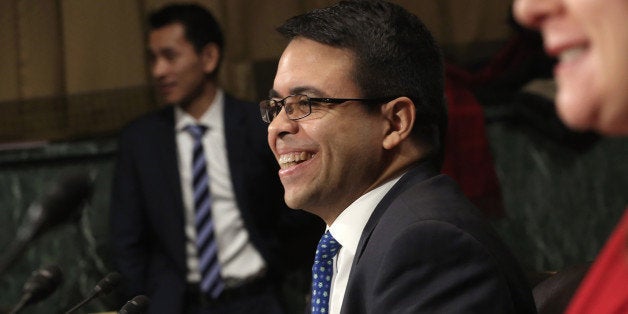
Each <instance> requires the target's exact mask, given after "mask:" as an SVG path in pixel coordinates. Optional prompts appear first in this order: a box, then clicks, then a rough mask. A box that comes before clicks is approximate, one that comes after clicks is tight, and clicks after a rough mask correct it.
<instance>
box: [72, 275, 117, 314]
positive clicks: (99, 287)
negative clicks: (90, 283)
mask: <svg viewBox="0 0 628 314" xmlns="http://www.w3.org/2000/svg"><path fill="white" fill-rule="evenodd" d="M121 278H122V276H120V274H118V273H116V272H112V273H109V274H107V276H105V278H103V279H101V280H100V281H99V282H98V284H96V286H95V287H94V289H92V292H91V293H90V294H89V296H88V297H87V298H86V299H85V300H83V301H81V302H80V303H79V304H77V305H75V306H74V307H73V308H71V309H69V310H68V311H67V312H65V314H69V313H72V312H75V311H76V310H78V309H79V308H81V307H82V306H83V305H85V304H87V302H89V301H91V300H93V299H95V298H97V297H100V296H103V295H107V294H109V293H110V292H111V291H112V290H113V288H115V287H116V286H118V284H119V283H120V279H121Z"/></svg>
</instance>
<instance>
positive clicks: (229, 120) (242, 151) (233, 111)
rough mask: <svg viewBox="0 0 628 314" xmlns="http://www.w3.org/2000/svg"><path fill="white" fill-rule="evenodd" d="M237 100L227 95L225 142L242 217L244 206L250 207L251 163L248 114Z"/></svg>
mask: <svg viewBox="0 0 628 314" xmlns="http://www.w3.org/2000/svg"><path fill="white" fill-rule="evenodd" d="M237 107H238V106H237V105H236V103H235V100H234V99H233V98H231V97H230V96H228V95H225V104H224V110H223V114H224V121H225V142H226V146H227V161H228V163H229V172H230V174H231V183H232V184H233V191H234V193H235V197H236V202H237V205H238V208H239V209H240V212H242V218H243V219H245V220H246V219H248V217H246V215H245V214H246V213H245V212H246V211H245V210H244V208H248V202H247V200H248V198H247V197H246V195H245V194H246V192H245V191H246V187H245V184H244V183H245V176H246V167H247V165H248V164H249V163H248V162H247V160H246V157H247V147H246V145H247V139H246V134H247V129H246V128H247V127H248V124H247V123H246V121H245V119H246V116H245V115H244V113H243V112H242V111H241V110H238V108H237ZM245 222H246V221H245Z"/></svg>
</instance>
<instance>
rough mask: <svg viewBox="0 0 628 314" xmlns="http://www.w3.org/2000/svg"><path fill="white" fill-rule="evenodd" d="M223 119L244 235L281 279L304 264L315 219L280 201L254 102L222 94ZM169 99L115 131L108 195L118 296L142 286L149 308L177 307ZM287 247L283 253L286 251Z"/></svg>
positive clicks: (179, 260)
mask: <svg viewBox="0 0 628 314" xmlns="http://www.w3.org/2000/svg"><path fill="white" fill-rule="evenodd" d="M224 126H225V137H226V147H224V148H212V147H207V148H205V149H226V150H227V157H228V160H229V170H230V173H231V181H232V183H233V189H234V192H235V196H236V201H237V205H238V208H239V209H240V211H241V215H242V219H243V221H244V224H245V226H246V228H247V230H248V232H249V236H250V240H251V242H252V243H253V245H254V246H255V247H256V248H257V249H258V251H259V252H260V253H261V254H262V256H263V257H264V259H265V260H266V262H267V263H268V266H269V268H270V269H269V276H270V278H271V279H272V280H274V281H279V280H281V276H280V274H281V273H282V272H284V271H286V270H291V269H296V268H298V267H303V268H305V269H309V267H311V263H312V258H313V255H314V251H315V248H316V243H317V241H318V237H319V236H320V234H321V233H322V222H321V221H320V220H319V219H318V218H316V217H315V216H313V215H310V214H307V213H304V212H299V211H295V210H292V209H289V208H288V207H286V205H285V203H284V202H283V189H282V187H281V182H280V181H279V178H278V175H277V170H278V164H277V162H276V160H275V158H274V156H273V155H272V153H271V151H270V149H269V147H268V142H267V128H266V125H265V124H264V123H263V122H262V120H261V117H260V113H259V108H258V107H257V106H256V105H255V104H252V103H247V102H242V101H238V100H235V99H234V98H232V97H229V96H227V95H225V106H224ZM177 159H178V157H177V147H176V141H175V128H174V107H172V106H168V107H165V108H162V109H160V110H158V111H155V112H152V113H150V114H147V115H145V116H143V117H140V118H139V119H137V120H135V121H133V122H132V123H130V124H129V125H128V126H127V127H126V128H125V129H124V130H123V131H122V133H121V136H120V139H119V146H118V159H117V163H116V168H115V176H114V184H113V189H112V199H111V216H110V224H111V235H112V241H113V243H112V245H113V248H114V252H115V253H114V256H113V257H114V263H115V265H116V268H117V269H118V270H119V271H120V273H121V274H122V275H123V277H124V278H125V284H126V289H124V296H125V297H126V298H132V297H133V296H135V295H138V294H147V295H148V296H149V297H150V299H151V309H158V310H159V312H162V313H180V312H182V308H183V302H184V293H185V291H186V285H187V283H186V274H187V265H186V253H185V234H184V209H183V200H182V195H181V184H180V182H181V181H180V178H179V169H178V162H177ZM288 254H289V255H288Z"/></svg>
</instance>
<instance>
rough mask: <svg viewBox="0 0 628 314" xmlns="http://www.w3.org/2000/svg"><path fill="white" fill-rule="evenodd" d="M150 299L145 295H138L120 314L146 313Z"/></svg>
mask: <svg viewBox="0 0 628 314" xmlns="http://www.w3.org/2000/svg"><path fill="white" fill-rule="evenodd" d="M149 303H150V299H149V298H148V297H147V296H145V295H138V296H136V297H135V298H133V300H131V301H128V302H127V303H126V304H125V305H124V306H123V307H122V308H121V309H120V312H119V314H140V313H144V312H146V309H148V304H149Z"/></svg>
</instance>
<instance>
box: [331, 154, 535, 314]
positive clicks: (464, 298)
mask: <svg viewBox="0 0 628 314" xmlns="http://www.w3.org/2000/svg"><path fill="white" fill-rule="evenodd" d="M341 312H342V313H344V314H356V313H372V314H380V313H535V312H536V310H535V307H534V301H533V299H532V294H531V290H530V288H529V286H528V285H527V283H526V279H525V277H524V276H523V274H522V271H521V270H520V268H519V266H518V263H517V261H516V260H515V259H514V258H513V257H512V256H511V254H510V253H509V251H508V249H507V248H506V247H505V246H504V245H503V244H502V242H501V241H500V240H499V239H498V237H497V235H496V234H495V233H494V232H493V230H492V229H491V227H490V226H488V225H487V224H486V222H485V221H484V220H483V219H482V218H481V217H480V214H479V211H478V210H477V209H476V208H474V207H473V205H471V203H470V202H469V201H468V200H467V199H466V198H465V197H464V196H463V194H462V192H461V191H460V189H459V188H458V186H457V185H456V184H455V183H454V182H453V180H452V179H451V178H449V177H447V176H445V175H440V174H437V173H435V172H434V171H431V170H429V168H428V167H426V166H425V165H421V166H418V167H416V168H414V169H412V170H410V172H408V173H407V174H405V175H404V176H403V177H402V178H401V179H400V180H399V181H398V182H397V183H396V184H395V185H394V186H393V188H392V189H391V190H390V191H389V192H388V193H387V194H386V196H384V198H383V199H382V201H381V202H380V203H379V204H378V205H377V207H376V208H375V211H374V212H373V214H372V215H371V217H370V219H369V221H368V222H367V224H366V226H365V228H364V231H363V233H362V236H361V238H360V241H359V244H358V248H357V250H356V255H355V259H354V261H353V266H352V269H351V273H350V275H349V281H348V283H347V290H346V293H345V296H344V301H343V304H342V310H341Z"/></svg>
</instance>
